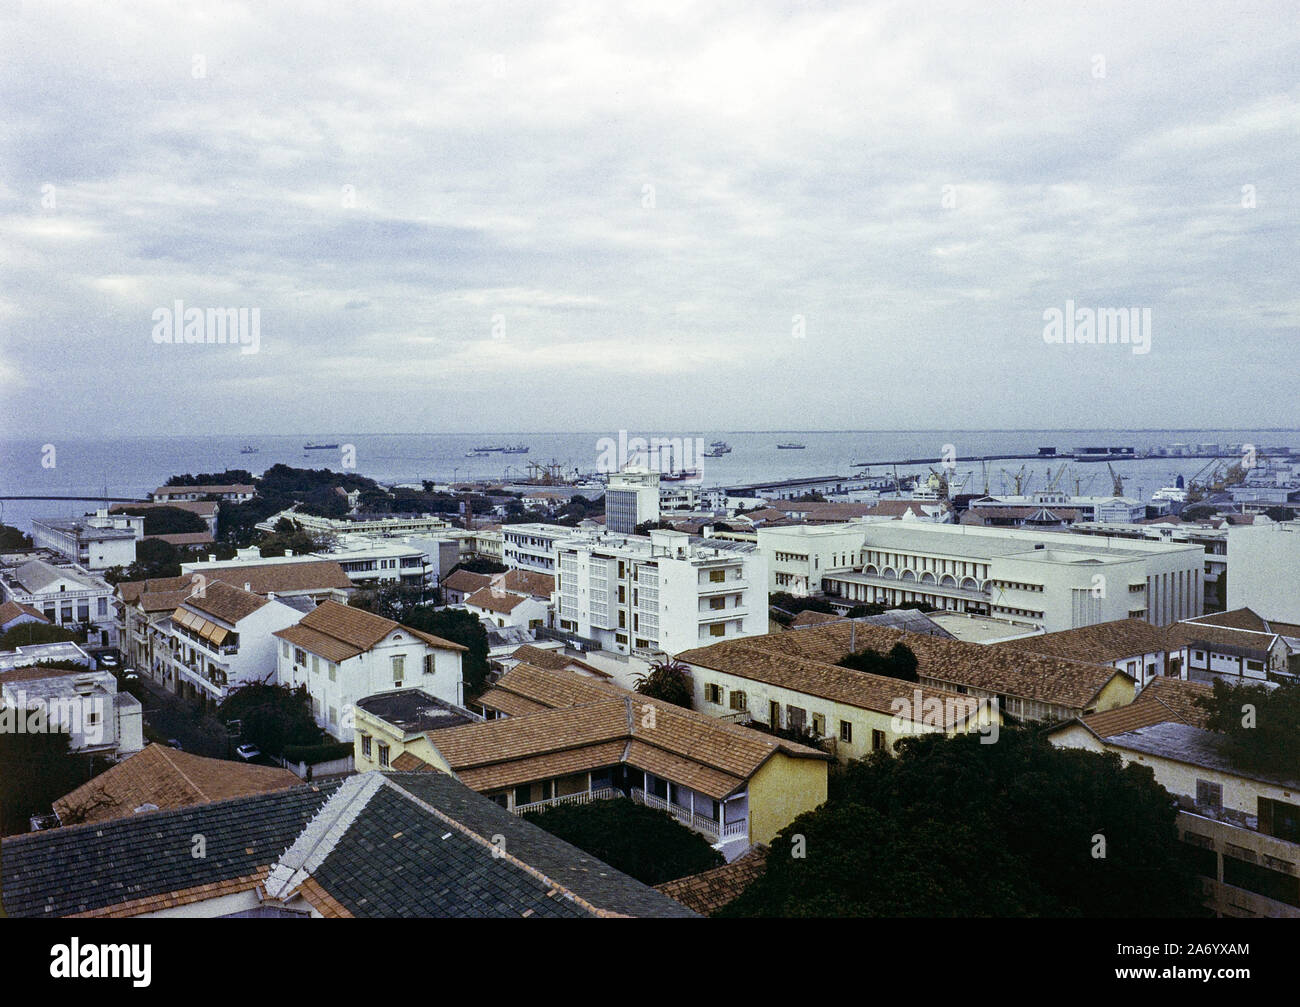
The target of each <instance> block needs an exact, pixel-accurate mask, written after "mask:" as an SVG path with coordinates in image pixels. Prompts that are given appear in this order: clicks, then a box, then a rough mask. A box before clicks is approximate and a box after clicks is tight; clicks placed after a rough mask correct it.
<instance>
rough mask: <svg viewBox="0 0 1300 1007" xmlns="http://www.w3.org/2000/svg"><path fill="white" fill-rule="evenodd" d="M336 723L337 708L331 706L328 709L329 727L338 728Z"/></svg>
mask: <svg viewBox="0 0 1300 1007" xmlns="http://www.w3.org/2000/svg"><path fill="white" fill-rule="evenodd" d="M338 723H339V708H338V707H337V706H331V707H330V727H337V726H338Z"/></svg>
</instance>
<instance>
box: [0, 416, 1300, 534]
mask: <svg viewBox="0 0 1300 1007" xmlns="http://www.w3.org/2000/svg"><path fill="white" fill-rule="evenodd" d="M628 436H629V437H637V436H641V437H645V438H650V437H655V436H664V437H689V438H692V439H693V438H695V437H699V438H701V439H702V440H703V442H704V444H706V445H707V444H708V443H709V442H710V441H714V440H725V441H727V442H728V443H729V444H731V446H732V448H733V450H732V452H731V454H728V455H725V456H724V457H722V458H705V459H703V460H702V463H701V467H702V469H703V473H704V483H705V485H734V484H739V483H745V482H751V481H756V480H766V479H782V478H797V477H804V476H815V475H833V474H848V473H851V472H853V471H857V470H855V469H852V468H851V467H850V466H851V465H852V463H853V462H856V461H872V460H876V461H881V460H893V459H905V458H934V459H935V462H936V464H937V462H938V459H939V457H940V455H941V454H942V452H943V450H944V445H945V444H952V445H953V447H954V448H955V451H956V454H957V458H958V467H957V477H956V479H955V480H954V483H957V482H960V480H961V477H962V476H963V475H964V474H967V473H969V478H968V480H967V481H966V484H965V486H964V488H963V491H964V492H978V491H980V490H982V489H983V478H984V477H983V475H982V472H981V469H980V466H979V465H978V464H976V465H974V466H971V465H963V464H961V458H963V457H966V456H970V455H987V454H997V453H1007V454H1023V453H1035V452H1037V450H1038V448H1039V447H1045V446H1049V445H1051V446H1055V447H1056V448H1058V450H1062V451H1065V450H1071V449H1073V448H1075V447H1079V446H1083V445H1116V446H1118V445H1131V446H1133V447H1136V448H1137V449H1138V450H1143V449H1145V448H1148V447H1151V446H1154V445H1157V444H1170V443H1173V442H1176V441H1181V442H1184V443H1209V442H1212V443H1219V444H1227V443H1253V444H1255V445H1256V446H1259V447H1266V446H1267V447H1271V446H1282V447H1291V448H1300V430H1285V431H1261V430H1252V431H1246V430H1236V431H1223V430H1219V431H1215V430H1198V431H1189V430H1144V431H1127V432H1126V431H1113V430H1110V431H1099V430H1072V431H1032V430H1030V431H1026V430H984V431H962V432H951V431H924V430H912V431H838V432H828V431H816V432H811V431H810V432H801V431H794V430H790V431H772V432H762V433H755V432H743V431H727V430H709V431H669V432H656V431H648V430H633V431H629V432H628ZM601 438H612V439H613V440H615V441H617V438H618V431H600V432H592V433H578V434H574V433H520V432H515V433H493V434H349V433H345V432H328V431H327V432H313V433H311V434H294V435H292V436H284V435H276V436H264V437H248V436H230V437H222V436H214V437H125V438H84V439H75V440H71V439H70V440H61V441H58V442H55V443H54V444H53V452H50V451H49V450H47V449H46V445H45V442H42V441H39V440H30V439H24V440H18V439H0V496H13V495H63V494H69V495H70V494H92V495H95V496H98V495H100V494H102V493H104V492H105V488H106V489H107V493H108V495H109V496H116V497H143V496H145V495H146V494H148V493H149V491H151V490H152V489H154V488H155V487H157V486H159V485H161V484H162V483H163V482H165V481H166V479H167V477H168V476H171V475H173V474H180V473H186V472H192V473H198V472H220V471H222V470H224V469H227V468H245V469H248V470H250V471H251V472H253V474H254V475H257V474H260V473H261V472H262V471H263V470H264V469H266V468H268V467H270V466H271V465H273V464H275V463H276V462H283V463H284V464H286V465H293V466H297V467H307V468H332V469H334V470H336V471H337V470H340V469H342V467H343V466H342V461H343V459H342V453H341V450H325V451H304V450H303V445H304V444H305V443H308V442H313V443H322V442H323V443H330V444H333V443H338V444H340V445H343V446H346V445H349V444H350V445H352V446H353V447H354V448H355V459H356V471H357V472H359V473H360V474H362V475H365V476H369V477H371V478H373V479H377V480H379V481H381V482H390V483H391V482H417V481H419V480H421V479H440V480H446V479H451V478H459V479H471V478H493V479H508V480H516V479H522V478H525V477H526V476H527V474H528V471H527V465H528V463H529V462H530V461H532V462H538V463H548V462H558V463H559V464H560V465H561V466H563V468H564V469H565V470H566V471H571V470H573V469H577V470H579V471H582V472H593V471H595V470H596V468H597V464H598V458H599V455H600V450H601V445H600V440H601ZM782 441H796V442H799V443H802V444H805V445H806V448H805V449H804V450H802V451H780V450H777V447H776V445H777V444H778V443H779V442H782ZM516 443H522V444H527V445H529V447H530V448H531V450H530V451H529V453H528V454H527V455H504V456H503V455H500V454H496V455H492V456H489V457H486V458H467V457H465V453H466V452H467V451H470V450H471V449H472V448H475V447H478V446H480V445H486V444H493V445H496V444H516ZM246 444H248V445H253V446H256V447H257V448H259V451H258V453H257V454H249V455H245V454H241V453H240V448H241V447H242V446H244V445H246ZM43 460H45V461H46V464H45V465H43V464H42V461H43ZM51 462H52V464H50V463H51ZM1021 464H1022V463H1021V462H1018V461H1017V462H1010V461H1006V462H990V463H989V488H990V490H991V491H992V492H995V493H996V492H999V491H1002V490H1003V489H1004V488H1005V489H1006V490H1007V491H1009V490H1010V488H1011V484H1010V480H1007V479H1005V478H1004V477H1003V476H1002V475H1001V472H1000V470H1002V469H1004V468H1005V469H1007V470H1009V471H1011V472H1015V471H1017V470H1019V468H1020V466H1021ZM1205 465H1206V462H1205V461H1203V460H1198V459H1182V460H1179V459H1172V458H1170V459H1150V460H1142V461H1135V462H1122V463H1116V464H1115V468H1116V470H1117V471H1118V472H1119V473H1120V474H1121V475H1123V476H1124V477H1125V480H1126V492H1128V493H1129V494H1130V495H1134V496H1141V497H1142V498H1143V499H1147V498H1149V497H1150V495H1151V493H1153V492H1154V491H1155V490H1157V489H1159V488H1160V487H1161V486H1165V485H1169V484H1170V483H1172V482H1173V480H1174V477H1175V476H1176V475H1179V474H1181V475H1183V476H1184V477H1185V478H1189V479H1190V478H1191V477H1192V476H1193V475H1195V474H1196V473H1197V472H1198V471H1200V470H1201V469H1202V468H1203V467H1204V466H1205ZM1051 468H1052V472H1053V474H1055V472H1056V467H1055V466H1054V465H1053V466H1051ZM1047 469H1048V465H1047V464H1045V463H1042V462H1038V461H1034V462H1032V463H1029V464H1028V468H1027V471H1028V473H1029V474H1030V476H1031V477H1032V481H1031V482H1030V483H1029V489H1031V490H1033V489H1042V488H1044V486H1045V485H1046V481H1047V478H1046V472H1047ZM1075 469H1076V472H1077V474H1078V475H1080V476H1081V477H1082V479H1083V483H1082V485H1081V486H1080V490H1081V491H1082V492H1084V493H1089V492H1091V493H1104V492H1109V490H1110V476H1109V474H1108V473H1107V471H1106V466H1105V465H1104V464H1095V463H1092V464H1083V465H1077V466H1075ZM871 471H872V472H873V473H879V474H884V473H886V472H888V471H890V470H889V469H887V468H880V469H873V470H871ZM900 471H904V472H905V471H909V469H903V470H900ZM910 471H921V472H924V469H923V468H918V467H912V468H911V469H910ZM1065 483H1066V480H1062V483H1061V485H1062V487H1064V486H1065ZM1068 488H1069V489H1071V490H1073V488H1074V487H1073V485H1071V486H1069V487H1068ZM0 507H2V508H3V521H4V523H6V524H11V525H17V526H19V527H22V528H24V529H27V528H28V522H29V521H30V519H31V518H32V517H40V516H47V517H48V516H72V515H77V514H82V513H84V512H85V511H87V510H89V509H91V508H92V507H93V504H92V503H90V502H85V503H82V502H68V501H13V500H6V501H0Z"/></svg>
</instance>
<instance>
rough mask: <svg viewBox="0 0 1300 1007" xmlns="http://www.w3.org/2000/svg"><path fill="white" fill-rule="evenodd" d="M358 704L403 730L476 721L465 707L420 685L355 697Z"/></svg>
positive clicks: (440, 727)
mask: <svg viewBox="0 0 1300 1007" xmlns="http://www.w3.org/2000/svg"><path fill="white" fill-rule="evenodd" d="M357 706H358V707H359V708H361V709H362V710H365V711H366V712H367V713H369V714H372V715H374V716H375V717H378V718H379V719H380V720H382V721H384V722H385V723H387V724H392V725H393V726H394V727H396V728H399V729H400V730H401V731H402V733H404V734H420V733H422V732H424V731H437V730H440V729H442V728H444V727H459V726H460V725H461V724H473V723H476V722H478V719H479V718H478V717H475V716H474V715H473V714H471V713H470V712H469V711H468V710H462V709H461V708H460V707H458V706H454V705H452V704H451V703H446V702H443V701H442V700H441V699H438V698H437V697H436V696H431V695H429V694H428V693H427V692H425V691H424V690H423V689H399V690H397V691H396V692H381V693H377V694H376V695H374V696H366V697H365V698H364V699H359V700H357Z"/></svg>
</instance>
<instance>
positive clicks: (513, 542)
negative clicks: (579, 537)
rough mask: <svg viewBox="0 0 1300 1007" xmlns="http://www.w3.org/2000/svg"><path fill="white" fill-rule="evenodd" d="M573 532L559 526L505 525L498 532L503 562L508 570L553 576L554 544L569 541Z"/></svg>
mask: <svg viewBox="0 0 1300 1007" xmlns="http://www.w3.org/2000/svg"><path fill="white" fill-rule="evenodd" d="M573 534H574V529H572V528H570V527H568V526H567V525H562V524H541V523H538V522H529V523H527V524H508V525H503V526H502V528H501V537H502V558H501V562H502V563H504V564H505V565H506V566H508V567H512V568H516V567H517V568H520V569H524V570H539V571H541V572H542V573H549V574H553V573H555V556H556V548H555V547H556V543H558V542H561V541H563V540H564V539H567V538H571V537H572V536H573Z"/></svg>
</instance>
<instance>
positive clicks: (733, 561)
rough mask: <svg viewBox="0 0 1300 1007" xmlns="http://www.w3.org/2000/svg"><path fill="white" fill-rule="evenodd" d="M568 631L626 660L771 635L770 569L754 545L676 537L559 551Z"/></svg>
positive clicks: (605, 539)
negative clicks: (631, 656)
mask: <svg viewBox="0 0 1300 1007" xmlns="http://www.w3.org/2000/svg"><path fill="white" fill-rule="evenodd" d="M559 563H560V567H559V573H558V577H557V587H556V599H557V612H556V619H557V621H558V624H559V626H560V628H561V629H565V630H568V631H570V632H573V633H576V634H577V635H579V636H582V637H586V638H588V639H594V640H596V641H598V642H599V643H600V645H601V646H602V647H603V648H605V649H607V650H613V651H617V652H619V653H621V654H629V653H636V654H640V655H647V654H654V653H667V654H675V653H678V652H679V651H683V650H689V649H691V648H693V647H698V646H701V645H703V644H708V643H715V642H717V641H719V640H729V639H735V638H737V637H742V636H758V635H761V634H763V633H766V632H767V564H766V562H765V560H764V559H763V556H762V554H761V553H760V552H758V551H757V550H756V549H755V548H753V547H752V546H747V545H745V544H742V543H730V542H722V541H718V542H717V544H716V545H710V544H707V543H706V542H704V541H702V540H698V539H697V540H692V539H691V537H690V536H689V535H685V534H683V533H681V532H672V531H653V532H651V534H650V536H649V537H648V538H647V537H643V536H622V535H613V534H609V533H602V534H596V535H589V536H584V537H575V538H573V539H571V540H570V541H566V542H563V543H561V545H560V547H559Z"/></svg>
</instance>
